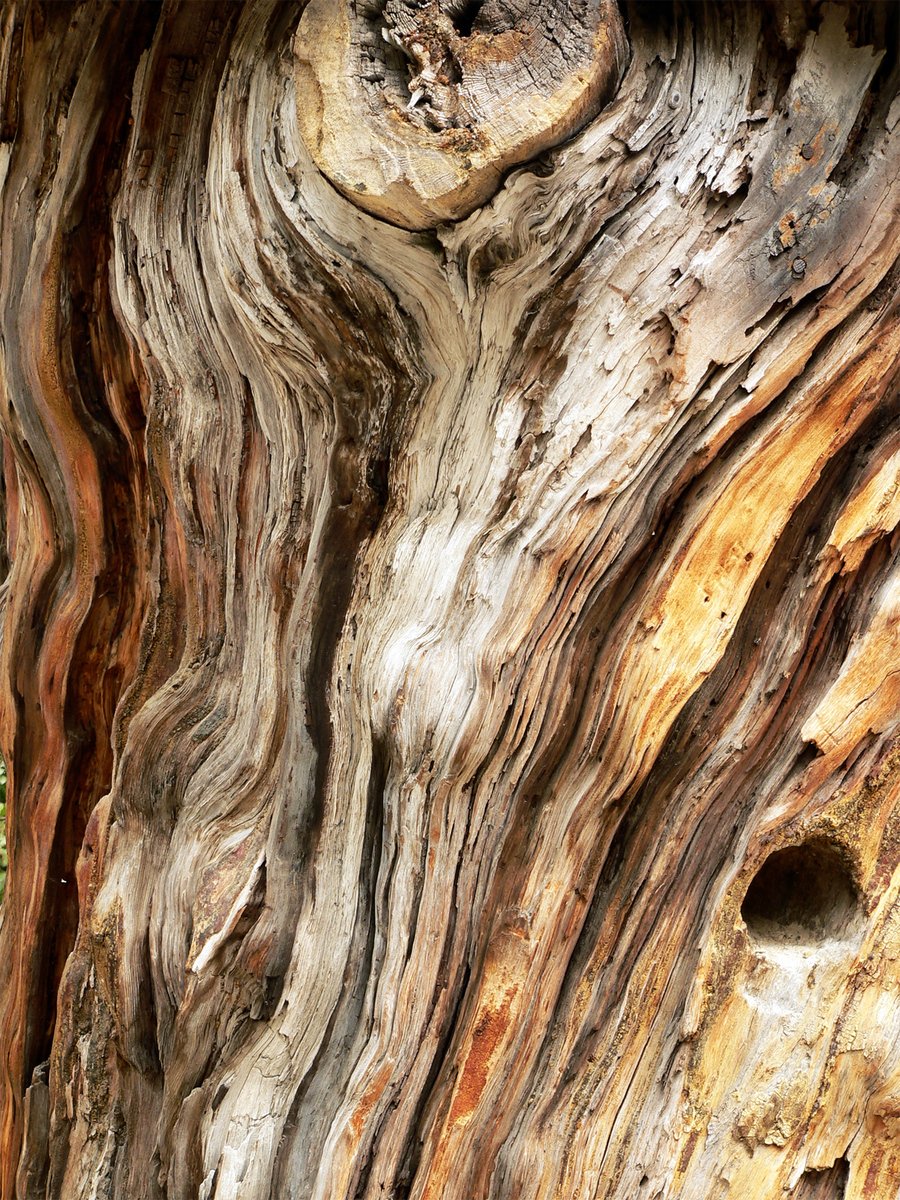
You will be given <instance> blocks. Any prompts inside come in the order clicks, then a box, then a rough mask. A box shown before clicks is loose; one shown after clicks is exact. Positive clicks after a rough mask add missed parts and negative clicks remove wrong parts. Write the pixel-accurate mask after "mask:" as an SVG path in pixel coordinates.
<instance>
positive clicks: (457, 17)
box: [453, 0, 481, 37]
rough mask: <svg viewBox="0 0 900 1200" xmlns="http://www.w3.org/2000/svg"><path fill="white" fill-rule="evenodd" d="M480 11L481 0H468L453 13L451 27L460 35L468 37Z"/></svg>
mask: <svg viewBox="0 0 900 1200" xmlns="http://www.w3.org/2000/svg"><path fill="white" fill-rule="evenodd" d="M479 12H481V0H470V3H468V4H463V6H462V8H461V9H460V10H459V11H458V12H457V13H455V14H454V15H453V27H454V29H455V30H456V32H457V33H458V34H459V36H460V37H469V36H470V34H471V33H472V30H473V28H474V26H475V21H476V20H477V19H478V14H479Z"/></svg>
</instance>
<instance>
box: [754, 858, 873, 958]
mask: <svg viewBox="0 0 900 1200" xmlns="http://www.w3.org/2000/svg"><path fill="white" fill-rule="evenodd" d="M741 916H742V917H743V918H744V922H745V924H746V926H747V930H748V932H749V933H750V935H751V937H753V938H755V939H756V940H757V941H759V942H769V943H775V942H777V943H781V944H783V945H788V946H790V945H809V944H811V943H812V944H821V943H823V942H828V941H839V940H841V939H843V938H845V937H847V936H848V935H850V934H852V933H853V931H854V929H855V926H856V924H857V921H858V917H859V895H858V893H857V890H856V886H855V885H854V883H853V880H852V878H851V877H850V873H849V871H848V869H847V863H846V861H845V859H844V857H843V855H842V854H841V852H840V851H839V850H838V849H837V848H836V847H835V846H833V845H831V844H830V843H829V842H826V841H824V840H810V841H808V842H804V843H802V844H801V845H799V846H787V847H786V848H785V849H784V850H776V851H775V853H774V854H770V855H769V857H768V858H767V859H766V861H765V862H764V863H763V865H762V866H761V867H760V869H759V870H758V871H757V873H756V875H755V876H754V878H753V881H752V882H751V884H750V886H749V887H748V888H747V893H746V895H745V896H744V902H743V904H742V905H741Z"/></svg>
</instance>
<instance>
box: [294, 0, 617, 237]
mask: <svg viewBox="0 0 900 1200" xmlns="http://www.w3.org/2000/svg"><path fill="white" fill-rule="evenodd" d="M359 7H360V8H361V7H362V6H361V5H360V6H359ZM353 8H354V12H351V5H350V3H349V2H348V0H338V2H336V0H311V3H310V4H308V5H307V7H306V9H305V11H304V13H303V16H302V18H301V20H300V23H299V26H298V28H297V33H296V35H295V38H294V79H295V86H296V94H297V114H298V121H299V126H300V131H301V134H302V136H303V140H304V142H305V144H306V146H307V148H308V150H309V153H310V155H311V157H312V160H313V162H314V164H315V165H316V167H317V168H318V169H319V170H320V171H321V172H322V174H323V175H324V176H325V177H326V178H327V179H328V180H329V181H330V182H331V183H332V184H333V185H334V186H335V187H336V188H337V189H338V190H339V191H340V192H341V193H342V194H343V195H344V196H346V197H347V198H348V199H349V200H351V201H352V202H353V203H354V204H356V205H357V206H359V207H360V208H362V209H365V210H366V211H368V212H370V213H372V214H374V215H375V216H378V217H381V218H382V219H384V220H386V221H390V222H391V223H392V224H394V225H398V226H400V227H402V228H405V229H410V230H423V229H429V228H432V227H434V226H435V225H438V224H441V223H444V222H448V221H457V220H460V219H461V218H463V217H466V216H468V215H469V214H470V213H472V212H473V211H474V210H475V209H476V208H479V207H480V206H481V205H483V204H485V203H486V202H487V201H488V200H489V199H490V198H491V197H492V196H493V195H494V193H495V192H496V191H497V189H498V188H499V186H500V182H501V180H502V178H503V174H504V172H505V171H507V170H509V168H511V167H513V166H516V165H518V164H521V163H524V162H527V161H528V160H529V159H531V158H533V157H535V156H536V155H538V154H540V153H542V152H543V151H545V150H548V149H550V148H551V147H553V146H556V145H558V144H559V143H560V142H562V141H564V140H565V139H567V138H569V137H571V136H572V135H573V134H574V133H575V132H577V130H578V129H580V128H581V127H582V126H583V125H585V124H586V123H587V122H588V121H590V120H591V119H592V118H593V117H594V116H596V114H597V113H598V112H599V111H600V109H601V108H603V107H604V105H605V104H606V103H608V101H609V100H610V98H611V96H612V94H613V93H614V91H615V89H616V88H617V86H618V83H619V80H620V78H621V74H622V71H623V69H624V66H625V63H626V60H627V55H628V42H627V39H626V36H625V30H624V26H623V23H622V18H621V15H620V13H619V9H618V5H617V4H616V2H615V0H595V3H594V4H592V5H589V7H588V11H589V13H590V14H591V16H590V19H591V20H592V21H593V24H594V28H593V31H592V33H590V34H587V31H581V36H582V38H583V40H584V41H588V39H589V42H590V53H589V54H588V55H581V56H578V57H576V60H575V61H573V62H572V65H571V70H569V71H568V72H566V73H565V74H564V75H562V77H559V78H554V79H553V80H552V84H551V83H550V82H549V81H548V87H547V88H546V89H541V88H540V87H539V86H538V85H537V84H535V86H534V87H533V88H530V89H523V88H521V87H515V86H511V87H509V89H508V90H505V94H502V95H500V94H498V95H495V96H494V97H492V98H491V101H490V105H489V106H488V109H487V111H484V109H483V106H477V107H482V115H483V119H481V120H476V121H474V122H467V123H466V124H465V125H463V126H461V127H458V128H449V129H440V130H438V129H433V128H427V127H425V126H424V125H423V123H422V122H417V121H416V120H415V119H414V117H413V115H412V114H411V113H410V111H409V108H408V107H407V105H406V104H405V103H401V102H400V101H401V100H409V97H408V96H403V97H401V96H391V95H389V94H388V91H387V90H386V89H381V90H379V88H378V87H377V86H376V87H375V88H373V87H372V86H369V87H368V88H367V87H366V84H365V83H364V81H363V79H362V78H361V76H360V70H359V57H358V37H359V29H358V28H357V29H356V30H355V31H354V24H356V25H357V26H358V25H359V24H360V23H361V22H363V21H364V20H365V18H364V17H362V16H359V15H357V13H356V6H353ZM369 20H370V23H371V24H372V25H373V27H374V28H375V31H376V36H377V33H379V32H380V29H379V28H378V22H377V21H372V19H371V18H369ZM367 32H368V33H369V36H371V31H367ZM354 33H355V34H356V37H354ZM586 34H587V36H586ZM501 36H502V35H501ZM355 43H356V44H355ZM519 58H520V60H524V59H525V58H526V55H525V54H521V55H520V56H519ZM529 66H531V67H533V66H534V63H533V62H532V63H531V64H528V63H526V62H522V61H520V64H519V70H518V71H517V70H516V69H515V67H516V63H515V60H514V59H513V60H511V62H510V68H511V70H510V78H511V79H514V78H521V72H522V71H524V70H527V69H528V67H529ZM529 73H531V72H529ZM540 73H541V72H540V70H539V69H538V70H536V71H534V74H535V75H540ZM545 73H546V72H545Z"/></svg>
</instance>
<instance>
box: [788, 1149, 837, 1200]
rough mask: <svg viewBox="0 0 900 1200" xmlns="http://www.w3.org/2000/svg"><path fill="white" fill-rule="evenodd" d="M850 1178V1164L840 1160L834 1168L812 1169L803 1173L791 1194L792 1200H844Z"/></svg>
mask: <svg viewBox="0 0 900 1200" xmlns="http://www.w3.org/2000/svg"><path fill="white" fill-rule="evenodd" d="M849 1178H850V1164H849V1162H848V1161H847V1159H846V1158H839V1159H838V1160H837V1162H836V1163H835V1164H834V1166H832V1167H826V1168H825V1169H824V1170H821V1171H816V1170H813V1169H812V1168H811V1167H810V1168H808V1169H807V1170H806V1171H804V1172H803V1175H802V1176H801V1177H800V1180H799V1182H798V1183H797V1186H796V1187H795V1188H794V1190H793V1192H791V1198H792V1200H843V1197H844V1195H845V1193H846V1190H847V1181H848V1180H849Z"/></svg>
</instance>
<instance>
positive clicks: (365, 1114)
mask: <svg viewBox="0 0 900 1200" xmlns="http://www.w3.org/2000/svg"><path fill="white" fill-rule="evenodd" d="M392 1070H393V1068H392V1066H391V1064H390V1063H384V1064H383V1065H382V1066H381V1068H380V1069H379V1071H378V1073H377V1075H376V1076H375V1078H374V1079H373V1080H372V1082H371V1083H370V1084H369V1086H368V1087H367V1088H366V1090H365V1092H364V1093H363V1097H362V1099H361V1100H360V1102H359V1105H358V1106H357V1109H356V1111H355V1112H354V1114H353V1116H352V1117H351V1118H350V1128H351V1129H352V1130H353V1133H354V1135H355V1136H356V1137H357V1138H358V1137H359V1136H360V1135H361V1133H362V1131H363V1127H364V1125H365V1123H366V1121H367V1120H368V1118H369V1113H370V1112H371V1111H372V1109H373V1108H374V1107H375V1105H376V1104H377V1103H378V1100H379V1098H380V1097H381V1093H382V1092H383V1091H384V1089H385V1088H386V1087H387V1085H388V1081H389V1080H390V1078H391V1072H392Z"/></svg>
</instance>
